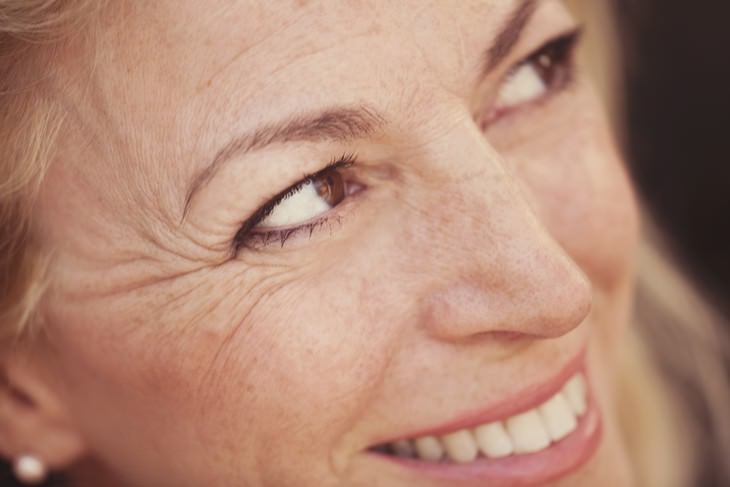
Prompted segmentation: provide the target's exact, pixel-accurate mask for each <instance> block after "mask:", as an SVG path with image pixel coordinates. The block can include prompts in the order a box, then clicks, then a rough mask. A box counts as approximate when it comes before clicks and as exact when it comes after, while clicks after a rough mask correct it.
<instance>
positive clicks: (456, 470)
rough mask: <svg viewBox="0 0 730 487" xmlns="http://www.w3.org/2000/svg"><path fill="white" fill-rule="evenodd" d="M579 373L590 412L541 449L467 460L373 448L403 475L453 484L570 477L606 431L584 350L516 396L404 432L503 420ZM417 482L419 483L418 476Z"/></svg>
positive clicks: (522, 486)
mask: <svg viewBox="0 0 730 487" xmlns="http://www.w3.org/2000/svg"><path fill="white" fill-rule="evenodd" d="M579 372H580V373H582V374H583V376H584V377H585V379H586V383H587V389H588V392H587V404H588V407H587V410H586V413H585V414H583V415H582V416H581V417H579V418H578V425H577V428H576V429H575V431H573V432H572V433H571V434H569V435H568V436H566V437H565V438H563V439H562V440H560V441H558V442H556V443H553V444H552V445H550V446H549V447H548V448H546V449H544V450H542V451H540V452H537V453H531V454H520V455H512V456H509V457H505V458H500V459H488V458H479V459H477V460H475V461H474V462H471V463H468V464H457V463H430V462H426V461H423V460H416V459H408V458H399V457H395V456H390V455H384V454H381V453H377V452H369V453H370V454H371V455H373V456H375V457H378V458H379V459H380V460H384V461H386V462H387V463H389V464H390V465H391V466H393V467H395V468H397V469H399V470H400V472H399V473H400V474H403V473H405V474H406V475H408V476H409V477H410V476H415V477H416V478H417V479H420V481H421V483H422V482H423V480H424V476H425V477H426V478H428V479H429V480H431V481H436V482H438V481H443V482H444V483H445V485H449V486H457V485H458V486H471V485H490V486H491V487H534V486H539V485H543V484H545V483H548V482H551V481H554V480H557V479H559V478H562V477H565V476H567V475H569V474H571V473H573V472H574V471H576V470H578V469H579V468H580V467H581V466H582V465H583V464H585V463H586V462H587V461H588V460H589V459H590V458H591V457H592V456H593V454H594V453H595V451H596V450H597V448H598V446H599V444H600V441H601V438H602V432H603V428H602V420H601V413H600V410H599V407H598V404H597V403H596V401H595V399H594V395H593V393H592V386H591V381H590V377H589V376H588V374H587V373H586V368H585V349H584V350H582V351H581V353H580V354H578V356H576V357H575V358H574V359H573V360H571V361H570V362H568V363H567V364H566V365H565V366H564V367H563V368H562V369H561V370H560V371H559V372H558V373H557V374H556V375H554V376H553V377H551V378H550V379H548V380H547V381H545V382H542V383H540V384H536V385H533V386H530V387H528V388H526V389H525V390H523V391H521V392H519V393H518V394H516V395H515V396H513V397H509V398H507V399H504V400H500V401H499V402H498V403H494V404H492V405H490V406H488V407H487V408H485V409H482V410H481V411H478V412H476V413H470V414H466V415H463V416H461V417H460V418H457V419H455V420H452V421H449V422H447V423H444V424H442V425H439V426H437V427H434V428H429V429H424V430H421V431H417V432H414V433H413V434H411V435H408V436H407V437H404V436H401V437H400V438H417V437H420V436H441V435H444V434H447V433H450V432H454V431H458V430H460V429H466V428H475V427H477V426H479V425H481V424H485V423H490V422H493V421H497V420H503V419H504V418H507V417H510V416H513V415H515V414H519V413H522V412H524V411H527V410H530V409H533V408H535V407H537V406H538V405H540V404H542V403H544V402H545V401H546V400H548V399H549V398H550V397H552V396H553V395H554V394H555V393H557V392H558V391H560V390H561V388H562V387H563V385H564V384H565V383H566V382H567V380H568V379H569V378H571V377H572V376H573V375H575V374H577V373H579ZM391 441H395V440H391ZM389 442H390V441H388V442H386V443H389ZM404 470H405V472H404ZM415 482H416V484H418V480H415ZM416 484H414V485H416Z"/></svg>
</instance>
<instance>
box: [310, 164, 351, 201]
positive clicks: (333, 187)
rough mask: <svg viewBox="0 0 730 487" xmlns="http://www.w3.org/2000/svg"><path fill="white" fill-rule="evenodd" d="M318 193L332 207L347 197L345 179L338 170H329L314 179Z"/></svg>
mask: <svg viewBox="0 0 730 487" xmlns="http://www.w3.org/2000/svg"><path fill="white" fill-rule="evenodd" d="M312 184H313V185H314V189H315V191H317V194H318V195H319V196H320V197H321V198H322V199H323V200H325V201H326V202H327V204H329V205H330V206H331V207H334V206H337V205H339V204H340V203H341V202H342V200H344V199H345V181H344V179H343V177H342V174H340V173H339V172H338V171H328V172H326V173H323V174H321V175H319V176H317V177H315V178H314V179H313V180H312Z"/></svg>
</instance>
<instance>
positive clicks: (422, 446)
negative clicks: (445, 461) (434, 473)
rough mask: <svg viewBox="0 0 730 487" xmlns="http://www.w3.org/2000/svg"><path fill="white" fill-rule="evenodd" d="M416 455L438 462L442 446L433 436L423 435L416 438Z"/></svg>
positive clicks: (441, 453) (442, 449)
mask: <svg viewBox="0 0 730 487" xmlns="http://www.w3.org/2000/svg"><path fill="white" fill-rule="evenodd" d="M415 443H416V451H417V452H418V456H419V457H421V458H422V459H423V460H427V461H429V462H438V461H439V460H441V458H442V457H443V456H444V447H443V446H441V442H439V440H438V439H436V438H434V437H433V436H424V437H422V438H418V439H417V440H416V442H415Z"/></svg>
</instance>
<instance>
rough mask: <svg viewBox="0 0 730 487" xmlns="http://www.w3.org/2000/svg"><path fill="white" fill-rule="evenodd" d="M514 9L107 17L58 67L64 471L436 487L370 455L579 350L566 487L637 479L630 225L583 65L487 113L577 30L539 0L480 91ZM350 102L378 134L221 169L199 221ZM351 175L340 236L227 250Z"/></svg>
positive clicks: (243, 169)
mask: <svg viewBox="0 0 730 487" xmlns="http://www.w3.org/2000/svg"><path fill="white" fill-rule="evenodd" d="M517 3H518V2H516V1H511V0H469V1H467V0H464V1H459V2H454V1H448V0H443V1H437V0H434V1H427V2H424V1H410V0H409V1H397V2H396V1H385V0H379V1H376V0H373V1H369V0H366V1H354V0H353V1H346V2H345V1H343V2H327V1H324V0H321V1H320V0H312V1H303V0H300V1H283V0H282V1H276V2H271V1H254V0H251V1H240V2H224V1H206V2H196V1H184V2H178V1H159V2H137V1H130V2H119V3H118V4H114V5H113V6H112V7H110V9H109V10H108V11H106V12H104V15H103V18H102V22H101V27H102V28H101V30H100V34H99V37H98V38H96V39H95V43H96V45H95V46H94V47H95V50H94V51H93V52H92V48H91V47H89V46H87V47H85V48H84V49H83V50H82V48H81V47H80V45H75V44H72V45H71V46H69V47H68V49H67V50H66V51H65V52H63V53H62V54H60V55H59V57H58V59H57V61H56V64H57V68H58V69H57V71H56V72H55V75H54V78H53V81H52V83H53V89H54V91H53V93H54V96H57V97H58V98H59V99H61V100H62V101H63V103H64V104H65V105H66V106H67V107H68V108H69V110H70V114H69V117H68V119H67V124H66V126H65V129H64V133H63V135H62V137H61V140H60V147H59V150H58V152H57V155H56V158H55V160H54V162H53V165H52V167H51V169H50V173H49V177H48V179H47V181H46V184H45V185H44V187H43V188H42V191H41V202H40V204H39V206H38V208H37V211H38V219H39V228H40V229H41V232H42V233H41V234H42V237H43V243H44V245H46V246H47V247H48V248H53V249H55V260H54V265H53V267H52V277H53V286H52V288H51V290H50V292H49V294H48V296H47V299H46V300H45V301H44V303H43V313H44V316H45V318H46V327H47V339H46V340H44V341H43V342H41V343H39V344H38V345H37V346H36V349H35V352H34V353H33V355H32V359H30V363H32V364H33V366H32V367H33V370H35V371H37V375H38V376H40V377H42V378H43V381H45V383H47V384H48V387H49V389H50V390H51V391H52V394H53V395H54V397H57V398H58V404H59V405H60V406H59V407H60V408H61V409H62V410H63V411H65V414H66V415H67V417H68V423H69V430H72V431H73V432H74V433H73V434H76V435H78V438H79V441H78V443H79V446H78V448H77V450H78V451H77V452H76V453H74V454H73V455H67V456H68V458H66V459H64V460H63V461H61V460H59V463H66V464H68V463H70V462H71V461H72V460H75V459H77V458H79V459H82V460H81V461H79V462H78V463H76V464H75V466H74V467H69V466H68V465H65V464H62V465H56V467H58V468H67V471H68V472H69V473H70V475H71V476H75V477H76V478H77V479H78V480H80V481H86V482H87V483H88V485H110V486H116V485H123V486H155V487H160V486H178V487H180V486H200V485H217V486H233V485H246V486H277V487H278V486H299V487H304V486H311V487H330V486H375V485H377V486H383V487H391V486H392V487H400V486H419V487H421V486H430V485H434V486H436V485H442V484H439V483H437V482H435V481H433V482H431V481H430V480H428V479H425V478H422V477H418V476H417V475H416V474H414V473H413V472H407V471H405V470H404V469H400V468H397V467H395V466H393V465H391V464H390V463H389V462H385V461H383V460H382V459H380V458H377V457H374V456H373V455H370V454H367V453H366V450H367V449H368V448H370V447H372V446H373V445H375V444H376V443H378V442H379V441H382V440H383V439H387V438H394V437H398V435H399V434H400V435H408V434H409V433H411V432H413V431H417V430H422V429H424V428H427V427H430V426H434V425H438V424H441V423H444V422H446V421H448V420H450V419H453V418H455V417H459V416H461V415H463V414H465V413H468V412H469V411H473V410H478V409H480V408H483V407H485V406H486V405H489V404H490V403H493V402H495V401H498V400H499V399H500V398H504V397H508V396H510V395H511V394H515V393H517V392H519V391H520V390H522V389H523V388H524V387H526V386H528V385H530V384H535V383H540V382H541V381H545V380H547V379H548V378H550V377H551V376H552V375H554V374H555V373H556V371H557V370H559V368H560V367H561V365H562V364H565V363H567V362H568V361H570V360H571V359H572V358H573V357H574V356H576V354H578V352H579V351H580V350H581V349H582V348H583V347H584V346H587V347H588V365H589V372H590V381H591V382H592V384H593V385H592V387H593V388H594V390H595V393H596V395H597V397H598V401H599V405H600V408H601V410H602V414H603V420H604V435H603V439H602V441H601V445H600V447H599V449H598V450H597V452H596V453H595V455H594V456H593V457H592V458H591V460H590V461H588V462H587V463H586V464H585V465H584V466H583V467H582V468H581V469H579V470H578V471H577V472H575V473H573V474H572V475H570V476H568V477H565V478H562V479H559V480H558V481H556V483H555V484H554V485H560V486H587V485H590V486H595V487H598V486H617V485H629V482H630V480H629V477H630V472H629V470H630V469H629V466H628V465H629V462H628V460H627V458H626V454H625V451H624V446H623V443H622V441H623V440H622V439H621V438H620V436H619V433H618V431H619V430H618V425H617V418H616V412H615V408H614V402H615V401H616V399H617V398H616V397H614V392H613V389H612V387H611V384H612V381H613V377H614V375H615V372H616V370H615V369H616V367H617V364H616V354H617V349H618V347H619V346H620V339H621V336H622V331H623V329H624V328H625V326H626V324H627V323H628V314H629V307H630V294H631V287H632V277H631V275H632V267H633V266H632V254H633V251H634V247H635V245H636V239H637V236H636V233H637V230H636V228H637V222H636V220H637V217H636V208H635V205H634V200H633V197H632V193H631V188H630V185H629V183H628V181H627V179H626V177H625V173H624V169H623V166H622V161H621V160H620V159H619V158H618V157H617V155H616V152H615V149H614V146H613V141H612V139H611V136H610V135H609V133H608V130H607V128H606V124H605V121H604V119H603V115H602V113H601V110H600V108H599V106H598V104H597V102H596V100H595V98H594V96H593V94H592V91H591V89H590V87H589V84H588V83H587V82H586V81H585V80H584V79H583V78H582V77H581V76H580V74H579V75H578V78H577V80H576V81H575V83H574V84H573V85H572V86H570V87H569V88H568V89H566V90H563V91H561V92H559V93H553V94H551V95H550V96H549V97H548V98H547V99H545V100H541V101H540V102H538V103H530V104H527V105H526V106H521V107H519V108H518V109H515V110H512V111H510V112H508V113H505V114H502V115H501V116H499V117H497V118H496V119H493V120H491V121H489V123H485V122H484V118H485V116H486V115H487V114H488V113H489V112H490V107H491V104H492V103H493V101H494V99H495V96H496V94H497V92H498V90H499V86H500V84H501V83H502V81H503V79H504V76H505V74H506V73H507V72H508V70H509V69H510V68H511V67H513V66H514V65H516V64H517V63H519V62H520V61H522V60H523V59H524V58H525V57H526V56H528V55H529V54H531V53H532V52H533V51H535V50H536V49H537V48H539V47H540V46H541V45H543V44H544V43H545V42H547V41H548V40H550V39H551V38H553V37H555V36H557V35H559V34H561V33H563V32H564V31H566V30H569V29H571V28H572V27H574V24H575V21H574V20H573V19H572V18H571V17H570V16H569V14H568V13H567V11H566V10H565V7H564V6H563V5H562V4H561V3H559V2H557V1H553V0H545V1H541V2H538V7H537V10H536V11H535V13H534V15H533V17H532V18H531V20H530V21H529V22H528V24H527V25H526V27H525V30H524V32H523V33H522V35H521V36H520V38H519V41H518V42H517V44H516V45H515V47H514V49H513V50H512V51H511V52H510V53H509V54H508V55H507V57H506V58H505V59H504V60H502V61H501V62H500V63H499V64H498V65H497V66H496V67H495V68H494V70H492V71H491V72H489V73H488V74H487V75H486V76H482V71H481V66H482V64H483V59H484V51H485V49H487V48H488V46H489V45H490V43H491V42H492V41H493V40H494V37H495V35H496V33H497V32H498V31H499V30H500V29H501V28H502V27H503V25H504V24H505V22H506V21H507V19H508V18H509V16H510V14H511V12H512V11H513V10H514V8H515V7H516V5H517ZM92 57H93V59H94V61H93V62H92V63H93V70H89V69H88V66H89V65H90V59H92ZM336 106H347V107H360V106H367V107H368V108H369V109H371V110H372V112H373V113H374V112H377V113H378V126H377V127H376V128H374V129H373V130H372V131H370V132H369V133H368V134H365V135H364V136H362V137H357V138H353V139H351V140H328V139H322V140H314V141H296V140H295V141H289V142H286V143H277V144H274V145H271V146H268V147H266V148H262V149H261V150H257V151H253V152H249V153H245V154H237V155H234V157H233V158H232V160H231V161H230V162H229V163H227V164H224V165H222V166H221V167H220V170H219V171H217V172H215V173H214V174H213V175H212V176H211V177H210V178H209V181H207V182H206V183H205V184H203V185H201V187H200V190H199V191H197V192H196V193H195V195H194V197H192V198H191V200H190V204H189V207H188V209H187V212H186V213H185V215H184V217H183V213H184V207H185V201H186V196H187V191H188V188H189V184H190V182H191V181H192V180H194V179H195V178H196V176H198V175H199V174H200V173H201V171H202V170H203V169H204V167H205V166H206V164H207V163H208V162H209V161H210V160H211V159H212V158H213V157H214V156H215V154H216V153H217V152H218V151H219V150H220V148H221V147H222V146H223V145H224V144H226V143H227V142H228V141H229V140H231V138H233V137H234V136H236V135H238V134H240V133H244V132H249V131H251V130H255V129H256V127H259V126H260V125H261V124H271V123H275V122H276V121H278V120H282V119H285V118H287V117H290V116H292V115H294V114H296V115H301V114H304V113H311V112H316V111H317V110H321V109H323V108H331V107H336ZM342 154H356V155H357V163H356V164H354V165H353V166H352V167H349V168H347V169H346V170H344V173H346V175H347V179H348V181H349V182H351V183H352V184H353V185H354V186H355V187H356V188H357V191H355V192H354V193H353V194H352V195H351V196H348V197H347V198H346V199H345V200H344V201H343V202H342V203H341V204H340V205H338V206H336V207H335V208H333V209H332V210H331V212H332V215H333V217H332V218H330V219H329V220H328V221H327V223H325V224H322V225H320V226H319V227H318V228H316V229H314V230H313V231H312V232H311V235H310V232H309V231H307V232H304V233H301V234H297V235H293V236H292V237H291V238H289V239H288V240H287V241H286V242H285V243H284V244H283V245H281V244H280V242H279V241H275V242H274V243H273V244H271V245H266V246H263V245H259V246H255V247H253V248H248V247H246V248H243V249H241V250H240V251H238V252H237V253H234V252H232V250H231V246H232V244H231V242H232V240H233V238H234V236H235V234H236V232H237V231H238V229H239V227H240V225H241V222H242V221H244V220H246V219H247V218H248V217H249V216H250V215H251V214H252V213H253V212H254V211H255V210H256V209H257V208H258V207H259V206H261V205H262V204H263V203H265V202H266V201H267V200H268V199H269V198H271V196H272V195H275V194H277V193H278V192H280V191H282V190H284V189H286V188H287V187H288V186H290V185H291V184H293V183H295V182H297V181H298V180H300V179H301V178H302V175H304V174H307V173H313V172H315V171H318V170H319V169H321V168H322V167H324V166H325V165H326V164H327V163H329V162H330V161H332V160H333V159H336V158H338V157H339V156H341V155H342ZM61 457H63V456H62V455H61V456H59V458H61ZM64 458H65V457H64Z"/></svg>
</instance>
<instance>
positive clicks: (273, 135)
mask: <svg viewBox="0 0 730 487" xmlns="http://www.w3.org/2000/svg"><path fill="white" fill-rule="evenodd" d="M537 3H538V0H522V1H521V2H520V4H519V5H518V7H517V8H516V9H515V10H514V12H513V13H512V15H511V16H510V18H509V20H508V21H507V23H506V24H505V27H504V28H503V29H502V30H501V31H500V33H499V34H498V35H497V36H496V38H495V41H494V43H493V44H492V45H491V46H490V47H489V48H488V49H487V50H486V53H485V59H484V69H483V73H482V76H483V77H484V76H486V75H488V74H489V73H490V72H491V71H493V70H494V69H495V68H496V67H497V66H498V65H499V64H500V63H501V62H502V61H504V59H505V58H506V57H507V56H508V55H509V53H510V52H511V51H512V49H514V47H515V45H516V44H517V42H518V41H519V39H520V36H521V34H522V31H523V30H524V29H525V26H526V25H527V23H528V22H529V20H530V18H531V17H532V15H533V13H534V12H535V9H536V7H537ZM385 123H386V119H385V117H384V116H382V115H381V114H380V113H379V112H378V111H377V110H375V109H374V108H372V107H368V106H364V105H362V106H355V107H334V108H329V109H326V110H324V111H319V112H317V113H314V114H305V115H297V116H293V117H289V118H288V119H285V120H283V121H280V122H275V123H271V124H266V125H263V126H261V127H259V128H256V129H254V130H253V131H252V132H248V133H244V134H243V135H241V136H238V137H235V138H234V139H233V140H231V141H230V142H228V143H227V144H226V145H225V146H224V147H223V148H222V149H220V150H219V151H218V152H217V153H216V155H215V156H214V157H213V160H212V162H210V163H209V164H208V165H207V166H206V167H205V168H204V169H203V170H202V171H200V172H199V173H197V174H196V175H195V176H194V177H193V180H192V182H191V184H190V186H189V188H188V190H187V192H186V196H185V203H184V206H183V214H182V220H184V219H185V216H186V215H187V213H188V210H189V209H190V205H191V203H192V200H193V198H194V197H195V194H196V193H197V192H198V191H200V190H201V189H202V187H203V186H205V185H206V184H207V183H208V182H209V181H210V180H211V179H213V176H214V175H215V174H216V173H217V172H218V170H219V169H220V168H221V167H222V166H223V165H224V164H225V163H226V162H228V161H230V160H231V159H233V158H234V157H237V156H241V155H243V154H246V153H249V152H253V151H256V150H260V149H263V148H265V147H267V146H269V145H273V144H285V143H290V142H323V141H331V142H347V141H352V140H356V139H362V138H365V137H367V136H369V135H372V134H373V133H375V132H376V131H377V130H378V129H379V128H381V127H382V126H383V125H385Z"/></svg>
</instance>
